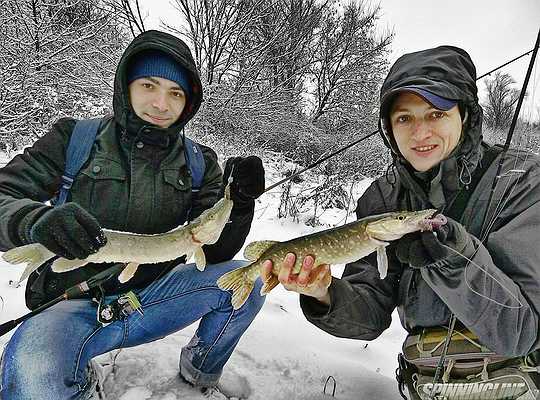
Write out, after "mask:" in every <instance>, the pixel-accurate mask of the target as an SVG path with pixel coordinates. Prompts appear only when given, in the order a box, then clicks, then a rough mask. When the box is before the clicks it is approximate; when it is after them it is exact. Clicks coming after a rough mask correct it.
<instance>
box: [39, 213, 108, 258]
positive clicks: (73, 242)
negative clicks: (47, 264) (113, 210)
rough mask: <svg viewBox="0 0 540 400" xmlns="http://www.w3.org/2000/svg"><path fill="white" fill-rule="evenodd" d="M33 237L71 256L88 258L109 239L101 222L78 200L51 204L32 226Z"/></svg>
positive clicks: (60, 253) (52, 249)
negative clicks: (54, 205)
mask: <svg viewBox="0 0 540 400" xmlns="http://www.w3.org/2000/svg"><path fill="white" fill-rule="evenodd" d="M30 241H31V242H37V243H40V244H42V245H43V246H45V247H46V248H47V249H49V250H50V251H52V252H53V253H55V254H57V255H59V256H61V257H64V258H68V259H70V260H72V259H74V258H78V259H81V260H82V259H85V258H86V257H88V256H89V255H90V254H92V253H95V252H97V251H98V249H99V248H100V247H102V246H104V245H105V243H107V238H106V237H105V234H104V233H103V230H102V229H101V226H99V222H98V221H97V219H95V218H94V217H93V216H92V215H91V214H90V213H88V211H86V210H84V209H83V208H82V207H81V206H79V205H78V204H76V203H67V204H64V205H61V206H59V207H55V208H51V209H50V210H49V211H47V212H46V213H45V214H43V215H42V216H41V217H40V218H39V219H38V220H37V221H36V222H35V223H34V225H33V226H32V228H31V229H30Z"/></svg>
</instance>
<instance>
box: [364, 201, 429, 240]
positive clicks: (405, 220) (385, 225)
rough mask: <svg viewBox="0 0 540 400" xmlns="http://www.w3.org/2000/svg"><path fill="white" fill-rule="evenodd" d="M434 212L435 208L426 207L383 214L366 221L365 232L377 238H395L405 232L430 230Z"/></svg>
mask: <svg viewBox="0 0 540 400" xmlns="http://www.w3.org/2000/svg"><path fill="white" fill-rule="evenodd" d="M436 213H437V210H433V209H428V210H421V211H400V212H392V213H388V214H383V215H380V216H379V218H377V219H374V220H373V221H368V223H367V226H366V232H367V234H368V235H369V236H370V237H372V238H374V239H377V240H381V241H385V242H387V241H391V240H397V239H399V238H401V237H402V236H403V235H406V234H407V233H412V232H416V231H427V230H432V227H433V223H432V221H433V220H432V218H433V217H434V215H435V214H436Z"/></svg>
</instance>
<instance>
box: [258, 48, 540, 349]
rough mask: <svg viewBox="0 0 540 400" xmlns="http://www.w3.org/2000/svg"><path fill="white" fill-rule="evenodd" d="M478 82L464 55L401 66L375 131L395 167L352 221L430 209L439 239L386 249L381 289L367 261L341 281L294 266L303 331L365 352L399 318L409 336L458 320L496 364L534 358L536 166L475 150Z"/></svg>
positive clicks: (405, 59)
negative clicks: (308, 326)
mask: <svg viewBox="0 0 540 400" xmlns="http://www.w3.org/2000/svg"><path fill="white" fill-rule="evenodd" d="M475 81H476V70H475V67H474V64H473V63H472V60H471V59H470V57H469V55H468V54H467V53H466V52H465V51H464V50H462V49H459V48H456V47H451V46H441V47H437V48H434V49H427V50H424V51H419V52H415V53H411V54H406V55H404V56H402V57H401V58H399V59H398V60H397V61H396V62H395V64H394V65H393V66H392V68H391V69H390V72H389V74H388V76H387V78H386V80H385V82H384V84H383V86H382V88H381V108H380V126H379V128H380V133H381V135H382V137H383V139H384V141H385V143H386V145H387V146H388V147H389V148H390V150H391V152H392V156H393V163H392V166H391V167H390V168H389V169H388V171H387V173H386V175H385V176H382V177H380V178H379V179H377V180H376V181H374V182H373V183H372V184H371V186H370V187H369V188H368V189H367V190H366V192H365V193H364V194H363V196H362V197H361V198H360V199H359V200H358V206H357V209H356V214H357V217H358V218H362V217H365V216H368V215H373V214H380V213H384V212H389V211H395V210H420V209H426V208H437V209H439V210H440V211H441V212H442V213H443V214H444V215H445V216H447V217H448V223H447V224H446V225H444V226H443V227H442V228H441V229H440V230H439V231H438V232H436V236H435V235H434V234H433V233H432V232H423V233H416V234H411V235H408V236H406V237H404V238H403V239H402V240H400V241H397V242H394V243H393V244H391V245H390V246H388V247H387V253H388V260H389V273H388V276H387V277H386V278H385V279H384V280H381V279H380V278H379V274H378V272H377V267H376V257H374V256H373V257H366V258H365V259H361V260H358V261H357V262H354V263H351V264H349V265H347V266H346V269H345V272H344V274H343V277H342V278H341V279H339V278H335V277H330V272H329V267H328V266H326V265H322V266H317V267H315V266H316V265H317V264H316V260H313V258H312V257H306V259H305V260H304V263H303V269H302V270H301V272H300V273H299V274H298V275H293V274H291V268H290V267H291V266H292V264H291V261H293V260H294V255H289V257H288V258H287V259H286V260H285V261H284V263H283V264H284V268H283V269H282V270H281V275H280V277H279V279H280V282H281V283H282V284H283V285H284V286H285V287H286V288H287V289H289V290H292V291H296V292H298V293H301V294H302V295H301V296H300V303H301V306H302V310H303V312H304V314H305V316H306V318H307V319H308V320H309V321H310V322H312V323H313V324H315V325H316V326H318V327H320V328H321V329H323V330H325V331H327V332H329V333H331V334H333V335H335V336H340V337H347V338H355V339H362V340H372V339H375V338H376V337H378V336H379V335H380V334H381V333H382V332H383V331H384V330H385V329H387V328H388V327H389V325H390V322H391V313H392V311H393V310H394V308H396V307H397V309H398V313H399V316H400V318H401V322H402V325H403V327H404V328H405V329H406V330H407V331H408V332H410V333H411V332H415V331H418V330H419V329H420V330H421V329H423V328H429V327H436V326H448V324H449V321H450V319H451V316H452V314H453V315H455V316H456V318H457V320H458V321H459V324H462V325H464V327H466V328H468V329H469V330H470V331H472V332H473V333H474V334H475V335H476V336H477V337H478V338H479V341H480V342H481V343H482V344H483V345H484V346H486V347H488V348H489V349H491V350H492V351H493V352H495V353H497V354H499V355H505V356H511V357H515V356H524V355H527V354H530V353H531V352H533V351H534V350H537V349H538V348H539V347H540V345H539V343H538V321H539V312H540V246H539V245H538V244H539V243H540V159H539V157H538V156H536V155H534V154H531V153H528V152H526V151H523V150H520V149H510V150H509V151H508V152H507V153H503V152H502V151H501V149H500V148H499V150H497V148H491V147H490V146H488V145H487V144H486V143H485V142H483V141H482V109H481V107H480V106H479V104H478V97H477V87H476V83H475ZM501 158H503V159H502V161H501ZM500 162H502V169H501V173H500V175H499V176H495V174H496V171H497V167H498V164H499V163H500ZM494 180H495V182H496V188H495V191H494V193H493V195H492V196H490V192H491V187H492V184H493V182H494ZM270 264H271V263H270V262H268V265H267V266H266V269H265V271H263V278H264V277H265V276H266V274H268V272H269V270H268V268H269V266H270Z"/></svg>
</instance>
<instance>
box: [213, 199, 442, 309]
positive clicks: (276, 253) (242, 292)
mask: <svg viewBox="0 0 540 400" xmlns="http://www.w3.org/2000/svg"><path fill="white" fill-rule="evenodd" d="M435 213H436V210H433V209H429V210H422V211H403V212H393V213H387V214H381V215H375V216H369V217H366V218H362V219H359V220H358V221H355V222H351V223H349V224H346V225H343V226H339V227H336V228H332V229H327V230H325V231H322V232H316V233H313V234H311V235H306V236H301V237H299V238H295V239H292V240H289V241H286V242H277V241H261V242H253V243H250V244H249V245H248V246H247V247H246V249H245V251H244V257H246V259H248V260H250V261H252V263H251V264H249V265H247V266H245V267H242V268H239V269H237V270H234V271H231V272H229V273H227V274H225V275H223V276H222V277H221V278H220V279H219V280H218V286H219V287H220V288H221V289H223V290H232V291H233V295H232V305H233V307H234V308H235V309H238V308H240V307H242V305H243V304H244V302H245V301H246V299H247V298H248V296H249V294H250V293H251V291H252V290H253V286H254V283H255V280H256V279H257V278H258V277H259V275H260V273H261V269H262V268H263V263H264V262H265V261H266V260H271V261H272V263H273V268H272V275H271V277H269V278H268V277H267V280H266V281H265V282H264V285H263V287H262V289H261V295H265V294H266V293H268V292H269V291H270V290H272V289H273V288H274V287H276V286H277V285H278V284H279V278H278V277H279V276H280V272H281V271H280V270H281V268H282V266H283V264H282V263H281V261H282V260H284V259H285V257H286V255H287V254H289V253H293V254H295V255H296V260H295V264H294V267H293V269H292V273H293V274H298V273H300V271H301V269H302V263H303V262H304V260H305V258H306V256H312V257H314V258H315V259H316V260H317V262H318V263H320V264H343V263H348V262H352V261H356V260H358V259H360V258H362V257H365V256H367V255H368V254H370V253H372V252H374V251H377V263H378V269H379V273H380V276H381V279H384V278H385V277H386V273H387V268H388V260H387V257H386V251H385V247H386V246H388V244H389V241H392V240H397V239H399V238H401V237H402V236H403V235H406V234H407V233H412V232H416V231H425V230H432V229H433V227H434V226H437V225H441V224H443V223H444V220H443V219H441V218H444V217H442V216H441V218H433V216H434V214H435ZM289 275H290V273H289ZM303 280H304V278H303V277H302V281H303ZM304 290H305V289H304Z"/></svg>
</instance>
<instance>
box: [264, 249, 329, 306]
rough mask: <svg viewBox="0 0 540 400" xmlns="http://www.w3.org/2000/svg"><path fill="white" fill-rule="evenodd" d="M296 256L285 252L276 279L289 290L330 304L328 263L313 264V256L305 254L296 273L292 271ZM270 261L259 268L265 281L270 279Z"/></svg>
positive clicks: (271, 266)
mask: <svg viewBox="0 0 540 400" xmlns="http://www.w3.org/2000/svg"><path fill="white" fill-rule="evenodd" d="M295 263H296V256H295V255H294V254H293V253H289V254H287V256H286V257H285V259H284V260H283V261H282V263H281V267H280V268H279V275H278V281H279V283H281V285H282V286H283V287H284V288H285V289H286V290H289V291H292V292H296V293H300V294H304V295H306V296H311V297H314V298H316V299H317V300H319V301H320V302H321V303H324V304H327V305H329V304H330V298H329V295H328V288H329V287H330V284H331V283H332V274H331V272H330V265H328V264H320V265H317V266H315V259H314V258H313V256H306V257H305V258H304V260H303V261H302V269H301V270H300V272H299V273H298V274H294V273H293V269H294V264H295ZM272 269H273V265H272V261H270V260H266V261H265V262H264V263H263V266H262V269H261V279H262V281H263V282H267V281H269V280H270V279H272Z"/></svg>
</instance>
